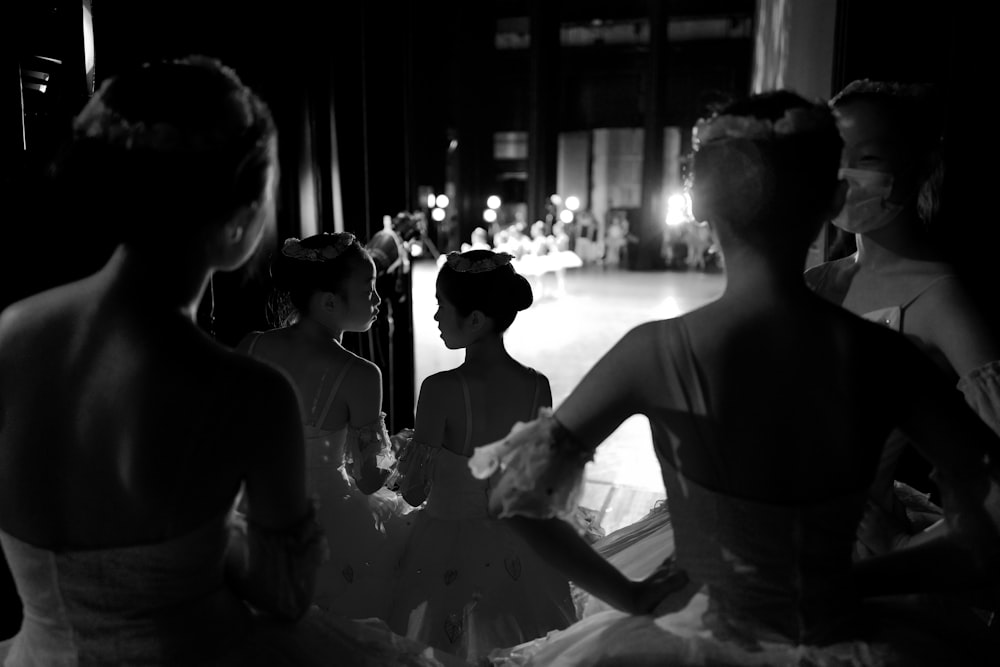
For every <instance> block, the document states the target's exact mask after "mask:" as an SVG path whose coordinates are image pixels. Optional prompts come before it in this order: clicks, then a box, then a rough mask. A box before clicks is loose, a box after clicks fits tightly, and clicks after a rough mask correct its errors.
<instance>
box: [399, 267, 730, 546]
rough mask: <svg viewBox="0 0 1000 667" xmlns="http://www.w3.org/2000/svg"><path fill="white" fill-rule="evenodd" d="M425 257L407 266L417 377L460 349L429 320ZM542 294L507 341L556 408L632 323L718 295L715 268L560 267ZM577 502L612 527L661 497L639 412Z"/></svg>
mask: <svg viewBox="0 0 1000 667" xmlns="http://www.w3.org/2000/svg"><path fill="white" fill-rule="evenodd" d="M436 274H437V268H436V266H435V264H434V263H433V262H431V261H428V260H425V261H419V262H415V263H414V264H413V319H414V345H415V348H416V349H415V353H416V354H415V357H416V382H417V390H418V391H419V387H420V383H421V382H422V381H423V379H424V378H425V377H427V376H428V375H430V374H432V373H436V372H438V371H441V370H445V369H448V368H454V367H455V366H458V365H459V364H460V363H461V362H462V359H463V352H462V351H461V350H449V349H447V348H446V347H445V346H444V343H442V342H441V339H440V337H439V335H438V330H437V323H436V322H435V321H434V310H435V308H436V302H435V299H434V279H435V276H436ZM544 278H545V280H544V283H543V293H542V295H541V298H539V297H538V296H537V292H536V301H535V304H534V305H533V306H532V307H531V308H529V309H528V310H526V311H524V312H522V313H520V314H519V315H518V317H517V319H516V320H515V321H514V324H513V325H512V326H511V328H510V329H509V330H508V332H507V334H506V340H507V349H508V350H509V351H510V353H511V355H512V356H513V357H514V358H515V359H517V360H518V361H520V362H521V363H523V364H525V365H527V366H531V367H533V368H535V369H536V370H538V371H540V372H542V373H545V374H546V375H547V376H548V378H549V381H550V382H551V384H552V399H553V403H554V405H555V406H557V407H558V405H559V404H560V403H561V402H562V400H563V399H564V398H565V397H566V396H567V394H569V392H570V391H571V390H572V389H573V387H574V386H575V385H576V383H577V382H579V380H580V379H581V378H582V377H583V376H584V374H585V373H586V372H587V370H588V369H589V368H590V367H591V366H592V365H593V364H594V363H595V362H596V361H597V360H598V359H599V358H600V357H601V356H602V355H603V354H604V353H605V352H607V351H608V350H609V349H610V348H611V346H612V345H614V343H615V342H616V341H617V340H618V339H619V338H621V336H622V335H624V334H625V333H626V332H627V331H629V330H630V329H631V328H632V327H634V326H636V325H638V324H641V323H642V322H646V321H649V320H652V319H659V318H665V317H672V316H675V315H679V314H682V313H685V312H687V311H689V310H692V309H694V308H697V307H698V306H701V305H703V304H705V303H707V302H709V301H712V300H714V299H715V298H717V297H718V296H719V295H721V294H722V290H723V289H724V288H725V277H724V276H723V275H722V274H719V273H701V272H694V271H691V272H680V271H655V272H633V271H626V270H621V269H603V268H601V267H592V266H586V267H583V268H580V269H571V270H569V271H567V272H566V284H565V287H566V291H565V294H563V295H559V296H555V295H554V291H555V287H556V285H555V277H554V276H553V275H546V276H544ZM586 478H587V485H586V489H585V493H584V499H583V503H582V504H583V505H584V506H586V507H589V508H591V509H594V510H597V511H598V512H599V513H600V519H601V525H602V527H603V528H604V529H605V530H606V531H607V532H611V531H613V530H615V529H617V528H619V527H621V526H623V525H626V524H628V523H631V522H632V521H635V520H637V519H639V518H641V517H642V516H643V515H644V514H645V513H646V512H647V511H648V510H649V508H650V507H651V506H652V505H653V503H655V502H656V501H657V500H659V499H661V498H663V497H664V493H663V483H662V481H661V479H660V468H659V464H658V463H657V461H656V456H655V454H654V453H653V447H652V444H651V441H650V435H649V423H648V421H647V420H646V418H645V417H642V416H636V417H632V418H631V419H629V420H627V421H626V422H625V423H623V424H622V425H621V427H619V428H618V430H617V431H615V432H614V433H613V434H612V435H611V436H610V437H609V438H608V439H607V440H606V441H605V442H604V444H603V445H601V447H600V448H599V449H598V451H597V455H596V457H595V460H594V461H593V462H591V463H590V464H588V468H587V476H586Z"/></svg>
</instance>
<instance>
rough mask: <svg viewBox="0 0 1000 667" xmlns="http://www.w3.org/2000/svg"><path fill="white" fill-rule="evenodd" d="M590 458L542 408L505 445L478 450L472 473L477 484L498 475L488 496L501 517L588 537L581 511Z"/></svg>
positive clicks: (589, 452)
mask: <svg viewBox="0 0 1000 667" xmlns="http://www.w3.org/2000/svg"><path fill="white" fill-rule="evenodd" d="M592 458H593V452H591V451H588V450H585V449H583V448H582V447H581V446H580V445H579V443H578V442H577V441H576V439H575V438H573V436H572V435H571V434H570V433H569V431H567V430H566V429H565V428H564V427H563V426H562V425H561V424H560V423H559V422H558V420H556V418H555V417H554V416H553V415H552V410H551V409H549V408H542V409H541V410H540V411H539V417H538V418H537V419H535V420H533V421H530V422H527V423H521V422H518V423H517V424H515V425H514V428H513V429H511V432H510V433H509V434H508V435H507V437H505V438H504V439H503V440H500V441H498V442H494V443H491V444H488V445H484V446H482V447H477V448H476V451H475V452H474V453H473V455H472V457H471V458H470V459H469V469H470V470H471V471H472V474H473V476H475V477H477V478H479V479H486V478H488V477H491V476H492V475H494V474H495V473H496V472H497V471H500V475H499V478H498V479H497V481H496V482H495V484H494V486H493V490H492V492H491V494H490V507H491V509H492V510H493V512H494V514H495V515H496V516H497V517H499V518H508V517H515V516H522V517H528V518H533V519H551V518H559V519H563V520H565V521H568V522H569V523H570V524H572V525H573V526H575V527H576V528H577V530H579V531H581V532H585V530H586V526H585V525H583V522H582V517H583V515H582V514H581V513H580V512H578V511H577V506H578V502H579V499H580V494H581V492H582V490H583V473H584V467H585V466H586V464H587V462H588V461H590V460H591V459H592Z"/></svg>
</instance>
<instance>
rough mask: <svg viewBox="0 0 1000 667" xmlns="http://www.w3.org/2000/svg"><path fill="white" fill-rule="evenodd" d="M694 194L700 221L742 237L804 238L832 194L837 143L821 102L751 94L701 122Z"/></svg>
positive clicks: (836, 134) (697, 133)
mask: <svg viewBox="0 0 1000 667" xmlns="http://www.w3.org/2000/svg"><path fill="white" fill-rule="evenodd" d="M694 144H695V153H694V169H693V174H692V176H693V183H694V188H693V194H692V196H693V197H694V198H695V200H696V201H695V208H696V213H698V214H699V217H700V218H701V219H703V220H709V221H713V222H721V221H724V222H725V224H726V227H727V231H728V232H729V233H731V234H733V235H734V236H737V237H739V238H740V239H742V240H743V241H744V242H748V243H757V242H766V243H773V242H776V241H777V242H780V241H781V240H782V239H787V240H790V241H791V240H794V242H796V243H799V242H802V241H805V242H810V241H811V240H812V238H813V236H814V235H815V233H816V231H817V230H816V229H814V228H813V227H814V224H816V223H817V221H819V220H820V219H821V218H822V217H823V215H824V213H827V208H828V207H829V206H830V203H831V201H832V200H833V198H834V195H835V193H836V188H837V187H838V176H837V173H838V170H839V168H840V157H841V151H842V148H843V142H842V141H841V139H840V134H839V132H838V131H837V126H836V123H835V122H834V118H833V114H832V112H831V111H830V109H829V108H828V107H827V106H826V105H825V104H814V103H811V102H809V101H807V100H805V99H804V98H802V97H800V96H799V95H797V94H795V93H792V92H789V91H774V92H769V93H763V94H759V95H753V96H750V97H748V98H746V99H744V100H740V101H737V102H734V103H732V104H729V105H728V106H726V107H724V108H723V109H722V110H720V111H719V112H718V113H717V114H715V115H713V116H712V117H711V118H708V119H704V120H702V121H700V122H699V123H698V125H697V127H696V130H695V137H694Z"/></svg>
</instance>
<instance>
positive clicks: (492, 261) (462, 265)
mask: <svg viewBox="0 0 1000 667" xmlns="http://www.w3.org/2000/svg"><path fill="white" fill-rule="evenodd" d="M512 259H514V256H513V255H511V254H509V253H506V252H495V253H493V254H492V255H490V256H489V257H484V258H483V259H477V260H471V259H469V258H468V257H463V256H462V253H459V252H450V253H448V257H447V262H446V263H447V264H448V266H449V267H451V269H452V270H454V271H458V272H459V273H486V272H487V271H493V270H494V269H499V268H500V267H501V266H507V265H508V264H510V261H511V260H512Z"/></svg>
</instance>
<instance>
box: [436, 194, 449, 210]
mask: <svg viewBox="0 0 1000 667" xmlns="http://www.w3.org/2000/svg"><path fill="white" fill-rule="evenodd" d="M450 201H451V200H450V199H448V195H438V196H437V198H436V199H435V200H434V203H435V204H437V205H438V208H448V203H449V202H450Z"/></svg>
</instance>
